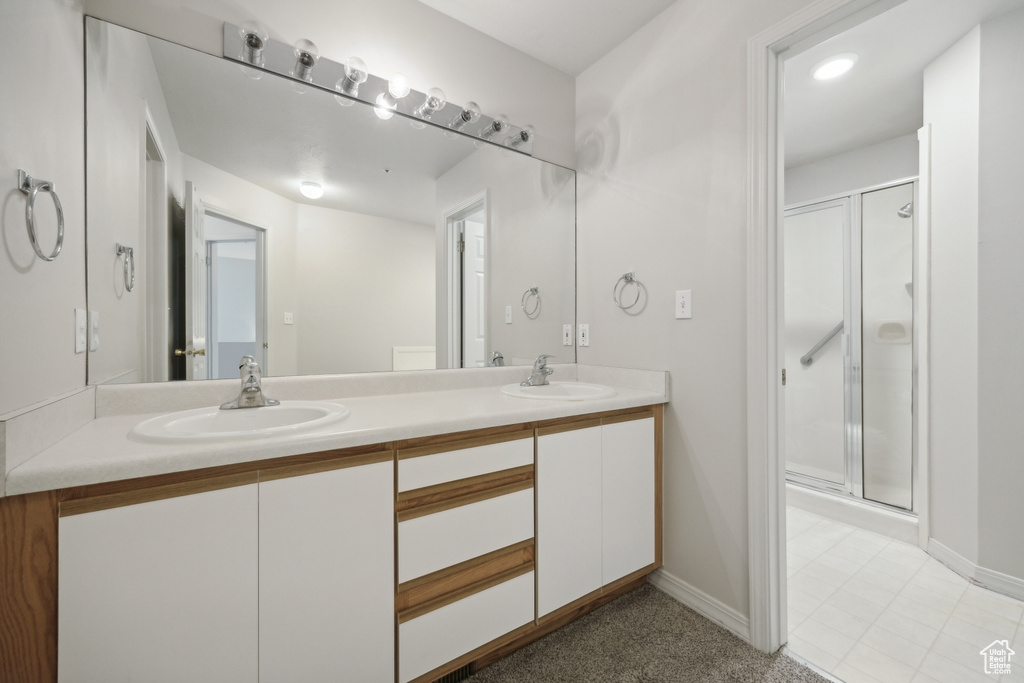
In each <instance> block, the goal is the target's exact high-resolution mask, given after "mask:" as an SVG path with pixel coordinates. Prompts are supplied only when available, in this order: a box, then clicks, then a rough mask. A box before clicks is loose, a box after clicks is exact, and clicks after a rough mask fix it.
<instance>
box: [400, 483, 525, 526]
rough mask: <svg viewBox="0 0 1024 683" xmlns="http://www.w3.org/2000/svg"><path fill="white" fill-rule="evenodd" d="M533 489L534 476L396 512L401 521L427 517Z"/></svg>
mask: <svg viewBox="0 0 1024 683" xmlns="http://www.w3.org/2000/svg"><path fill="white" fill-rule="evenodd" d="M531 489H533V477H530V478H529V479H524V480H522V481H517V482H514V483H511V484H505V485H504V486H496V487H494V488H488V489H485V490H483V491H477V492H476V493H472V494H469V495H466V496H459V497H458V498H449V499H448V500H442V501H440V502H437V503H430V504H428V505H421V506H419V507H414V508H409V509H407V510H401V511H399V512H397V513H396V516H397V518H398V521H399V523H401V522H406V521H408V520H410V519H416V518H417V517H426V516H427V515H433V514H437V513H438V512H444V511H445V510H451V509H453V508H457V507H462V506H464V505H472V504H473V503H479V502H481V501H485V500H490V499H491V498H500V497H501V496H507V495H508V494H510V493H517V492H519V491H526V490H531Z"/></svg>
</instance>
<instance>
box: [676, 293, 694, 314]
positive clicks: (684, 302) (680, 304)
mask: <svg viewBox="0 0 1024 683" xmlns="http://www.w3.org/2000/svg"><path fill="white" fill-rule="evenodd" d="M692 317H693V291H692V290H689V289H681V290H678V291H676V320H685V319H689V318H692Z"/></svg>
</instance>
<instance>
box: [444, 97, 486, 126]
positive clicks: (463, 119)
mask: <svg viewBox="0 0 1024 683" xmlns="http://www.w3.org/2000/svg"><path fill="white" fill-rule="evenodd" d="M479 118H480V105H479V104H477V103H476V102H466V106H465V107H463V108H462V111H460V112H459V113H458V114H456V115H455V118H454V119H452V120H451V121H449V122H448V127H449V128H451V129H452V130H462V129H463V128H465V127H466V124H467V123H473V122H474V121H476V120H477V119H479Z"/></svg>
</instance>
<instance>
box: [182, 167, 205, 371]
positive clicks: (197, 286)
mask: <svg viewBox="0 0 1024 683" xmlns="http://www.w3.org/2000/svg"><path fill="white" fill-rule="evenodd" d="M205 216H206V213H205V209H204V208H203V201H202V199H201V198H200V196H199V191H198V190H197V189H196V186H195V185H193V184H192V181H191V180H186V181H185V356H186V359H185V379H206V231H205V228H204V226H203V222H204V219H205Z"/></svg>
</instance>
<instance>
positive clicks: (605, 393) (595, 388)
mask: <svg viewBox="0 0 1024 683" xmlns="http://www.w3.org/2000/svg"><path fill="white" fill-rule="evenodd" d="M501 393H503V394H505V395H506V396H515V397H516V398H539V399H548V400H551V401H593V400H595V399H598V398H611V397H612V396H614V395H615V389H613V388H612V387H607V386H605V385H603V384H585V383H582V382H549V383H548V384H542V385H541V386H539V387H524V386H522V385H521V384H506V385H505V386H503V387H502V388H501Z"/></svg>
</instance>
